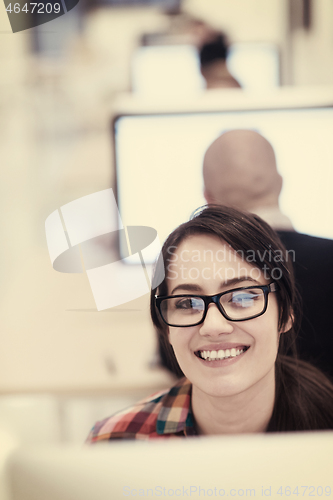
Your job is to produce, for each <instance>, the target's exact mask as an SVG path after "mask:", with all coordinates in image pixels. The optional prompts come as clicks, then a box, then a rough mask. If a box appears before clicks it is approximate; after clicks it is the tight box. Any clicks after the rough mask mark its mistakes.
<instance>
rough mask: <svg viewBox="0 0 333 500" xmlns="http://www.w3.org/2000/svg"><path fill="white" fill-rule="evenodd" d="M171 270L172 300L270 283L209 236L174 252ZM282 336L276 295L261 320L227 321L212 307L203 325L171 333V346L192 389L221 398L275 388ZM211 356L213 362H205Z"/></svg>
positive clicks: (194, 238) (188, 241) (173, 329)
mask: <svg viewBox="0 0 333 500" xmlns="http://www.w3.org/2000/svg"><path fill="white" fill-rule="evenodd" d="M167 268H168V278H167V284H168V295H179V294H183V293H184V294H191V293H193V294H197V295H215V294H217V293H220V292H224V291H226V290H230V289H234V288H239V287H243V286H244V287H246V286H256V285H267V284H268V283H270V280H269V276H266V277H265V276H264V273H263V272H262V271H261V270H260V269H258V268H256V267H253V266H252V265H251V264H249V263H248V262H246V261H245V260H242V259H241V258H240V257H239V256H237V255H236V254H235V252H234V250H233V249H231V247H230V246H229V245H227V244H226V243H223V242H222V241H221V240H220V239H218V238H217V237H214V236H210V235H194V236H190V237H188V238H187V239H186V240H184V241H183V242H182V243H181V245H180V246H179V247H178V249H177V250H176V251H174V252H172V253H171V252H170V260H169V261H168V262H167ZM287 329H288V327H286V330H287ZM279 333H280V332H279V331H278V305H277V299H276V296H275V293H270V294H269V296H268V307H267V310H266V312H265V313H264V314H263V315H261V316H259V317H257V318H254V319H251V320H246V321H240V322H233V321H229V320H227V319H226V318H224V317H223V316H222V314H221V313H220V311H219V310H218V308H217V306H216V305H215V304H212V303H211V304H210V305H209V306H208V312H207V316H206V319H205V321H204V322H203V323H202V324H200V325H197V326H191V327H169V341H170V344H171V345H172V347H173V349H174V352H175V355H176V358H177V361H178V363H179V366H180V367H181V369H182V371H183V372H184V374H185V376H186V377H187V378H188V379H189V380H190V381H191V382H192V384H193V385H194V386H195V387H196V388H197V389H199V390H201V391H203V392H204V393H206V394H209V395H211V396H217V397H223V396H232V395H236V394H240V393H242V392H244V391H248V390H249V389H250V388H251V389H255V388H258V390H262V389H263V387H265V384H266V383H270V384H272V380H273V381H274V365H275V360H276V356H277V350H278V342H279ZM227 349H228V350H229V351H230V353H228V351H227ZM231 349H233V350H232V351H231ZM221 350H223V351H224V353H219V354H218V356H219V358H221V356H225V355H230V357H228V358H227V357H225V358H224V359H215V361H214V360H213V361H212V360H211V359H212V358H214V357H215V358H216V357H217V354H216V353H217V352H218V351H221ZM212 351H216V353H214V352H212ZM207 356H208V358H210V359H203V357H206V358H207Z"/></svg>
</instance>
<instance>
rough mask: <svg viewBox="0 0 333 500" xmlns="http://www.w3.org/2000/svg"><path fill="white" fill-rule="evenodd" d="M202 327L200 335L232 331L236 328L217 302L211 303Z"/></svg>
mask: <svg viewBox="0 0 333 500" xmlns="http://www.w3.org/2000/svg"><path fill="white" fill-rule="evenodd" d="M200 327H201V328H200V335H203V336H214V335H220V334H223V333H232V332H233V330H234V327H233V324H232V322H231V321H229V320H227V319H226V318H225V317H224V316H223V315H222V313H221V312H220V311H219V309H218V307H217V305H216V304H209V306H208V310H207V315H206V318H205V321H204V322H203V323H202V324H201V325H200Z"/></svg>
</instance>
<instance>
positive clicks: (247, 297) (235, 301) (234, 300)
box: [229, 293, 258, 307]
mask: <svg viewBox="0 0 333 500" xmlns="http://www.w3.org/2000/svg"><path fill="white" fill-rule="evenodd" d="M257 299H258V295H257V294H254V293H238V294H233V295H232V297H231V299H230V301H229V302H230V303H231V304H232V305H234V306H235V307H251V306H252V305H253V302H254V301H256V300H257Z"/></svg>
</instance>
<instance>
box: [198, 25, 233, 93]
mask: <svg viewBox="0 0 333 500" xmlns="http://www.w3.org/2000/svg"><path fill="white" fill-rule="evenodd" d="M227 55H228V43H227V40H226V35H224V34H223V33H217V32H211V33H210V34H208V33H207V38H206V40H205V41H204V43H203V44H202V46H201V47H200V48H199V57H200V69H201V74H202V76H203V77H204V79H205V81H206V88H207V89H215V88H228V87H230V88H240V87H241V86H240V84H239V83H238V81H237V80H236V79H235V78H234V77H233V76H232V75H231V73H230V72H229V70H228V67H227V62H226V59H227Z"/></svg>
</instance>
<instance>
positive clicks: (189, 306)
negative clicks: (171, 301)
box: [176, 299, 194, 309]
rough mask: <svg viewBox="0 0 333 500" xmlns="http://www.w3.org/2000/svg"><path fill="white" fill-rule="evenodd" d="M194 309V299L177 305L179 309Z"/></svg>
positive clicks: (184, 300)
mask: <svg viewBox="0 0 333 500" xmlns="http://www.w3.org/2000/svg"><path fill="white" fill-rule="evenodd" d="M193 307H194V305H193V300H192V299H182V300H179V301H178V302H177V303H176V308H177V309H192V308H193Z"/></svg>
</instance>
